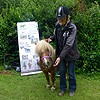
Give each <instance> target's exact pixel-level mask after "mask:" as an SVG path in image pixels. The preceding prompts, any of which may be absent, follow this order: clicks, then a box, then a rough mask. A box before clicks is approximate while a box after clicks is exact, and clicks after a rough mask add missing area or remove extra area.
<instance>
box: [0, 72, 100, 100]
mask: <svg viewBox="0 0 100 100" xmlns="http://www.w3.org/2000/svg"><path fill="white" fill-rule="evenodd" d="M45 86H46V80H45V76H44V74H43V73H40V74H37V75H30V76H20V73H17V72H15V71H11V73H10V74H0V100H100V74H99V73H98V74H97V75H94V76H93V75H92V76H91V77H88V76H83V75H77V92H76V95H75V96H73V97H69V96H68V90H67V92H66V94H65V95H64V96H63V97H59V96H57V93H58V92H59V78H56V90H55V91H54V92H52V91H50V89H46V87H45Z"/></svg>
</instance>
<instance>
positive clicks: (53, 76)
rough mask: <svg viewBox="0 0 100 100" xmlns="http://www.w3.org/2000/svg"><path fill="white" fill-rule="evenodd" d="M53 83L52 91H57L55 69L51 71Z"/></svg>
mask: <svg viewBox="0 0 100 100" xmlns="http://www.w3.org/2000/svg"><path fill="white" fill-rule="evenodd" d="M51 81H52V87H51V91H54V90H55V71H54V69H52V70H51Z"/></svg>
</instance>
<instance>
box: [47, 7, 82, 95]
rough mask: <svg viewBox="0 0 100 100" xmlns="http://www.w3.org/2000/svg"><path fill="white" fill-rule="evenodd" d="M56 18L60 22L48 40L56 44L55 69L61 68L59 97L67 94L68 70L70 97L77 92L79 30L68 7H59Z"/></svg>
mask: <svg viewBox="0 0 100 100" xmlns="http://www.w3.org/2000/svg"><path fill="white" fill-rule="evenodd" d="M56 17H57V20H58V21H57V22H56V25H55V29H54V34H53V36H51V37H49V38H48V42H51V41H55V42H56V57H57V58H56V60H55V63H54V67H58V66H59V70H60V92H59V93H58V95H59V96H63V95H64V93H65V92H66V89H67V84H66V71H67V70H68V77H69V79H68V82H69V95H70V96H73V95H74V94H75V92H76V75H75V64H76V60H77V59H78V58H79V55H80V54H79V51H78V48H77V36H76V33H77V32H76V31H77V28H76V26H75V24H74V23H73V22H72V21H71V20H70V15H69V9H68V7H65V6H61V7H59V8H58V10H57V11H56ZM66 64H67V65H68V67H66Z"/></svg>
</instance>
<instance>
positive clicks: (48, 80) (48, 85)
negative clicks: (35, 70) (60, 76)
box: [44, 71, 50, 88]
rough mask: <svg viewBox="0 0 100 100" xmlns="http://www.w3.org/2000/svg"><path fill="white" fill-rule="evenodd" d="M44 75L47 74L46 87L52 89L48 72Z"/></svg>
mask: <svg viewBox="0 0 100 100" xmlns="http://www.w3.org/2000/svg"><path fill="white" fill-rule="evenodd" d="M44 74H45V76H46V80H47V85H46V87H47V88H50V79H49V75H48V72H46V71H44Z"/></svg>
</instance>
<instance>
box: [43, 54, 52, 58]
mask: <svg viewBox="0 0 100 100" xmlns="http://www.w3.org/2000/svg"><path fill="white" fill-rule="evenodd" d="M50 55H51V53H49V56H43V57H42V59H44V58H51V56H50Z"/></svg>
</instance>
